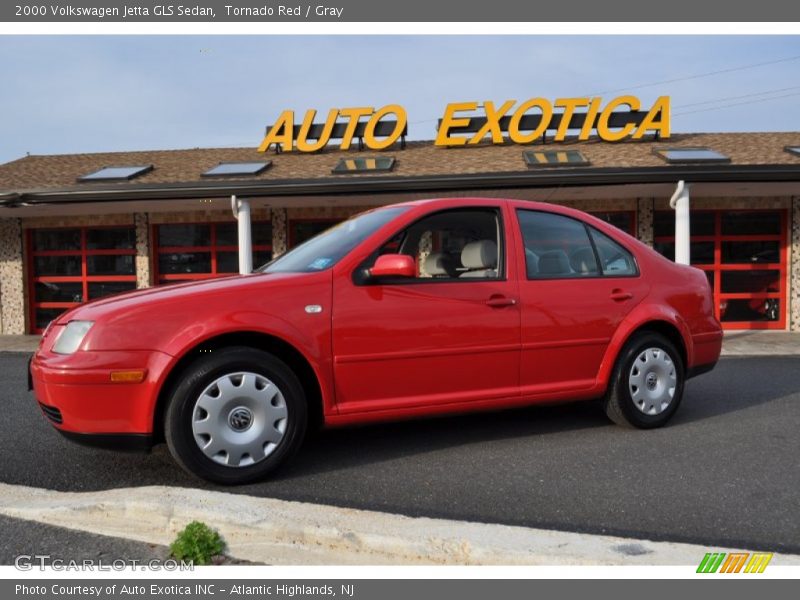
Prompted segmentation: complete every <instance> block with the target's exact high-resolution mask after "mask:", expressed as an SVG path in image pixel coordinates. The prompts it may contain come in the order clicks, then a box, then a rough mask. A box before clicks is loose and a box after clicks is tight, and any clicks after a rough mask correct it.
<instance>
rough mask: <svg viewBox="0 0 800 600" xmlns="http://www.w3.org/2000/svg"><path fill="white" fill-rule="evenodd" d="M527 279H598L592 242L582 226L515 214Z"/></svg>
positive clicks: (556, 218)
mask: <svg viewBox="0 0 800 600" xmlns="http://www.w3.org/2000/svg"><path fill="white" fill-rule="evenodd" d="M517 215H518V218H519V225H520V230H521V232H522V239H523V241H524V244H525V267H526V271H527V274H528V279H559V278H567V277H597V276H598V275H600V268H599V266H598V264H597V257H596V256H595V252H594V249H593V248H592V242H591V240H590V239H589V234H588V233H587V231H586V227H585V226H584V225H583V223H582V222H580V221H578V220H576V219H571V218H569V217H565V216H562V215H556V214H553V213H548V212H542V211H534V210H518V211H517Z"/></svg>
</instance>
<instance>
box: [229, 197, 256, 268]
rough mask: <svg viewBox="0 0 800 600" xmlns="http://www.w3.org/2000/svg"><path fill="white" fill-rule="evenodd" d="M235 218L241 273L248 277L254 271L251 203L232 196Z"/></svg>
mask: <svg viewBox="0 0 800 600" xmlns="http://www.w3.org/2000/svg"><path fill="white" fill-rule="evenodd" d="M231 210H232V211H233V218H234V219H236V221H237V223H238V234H239V273H240V274H242V275H247V274H248V273H250V272H251V271H252V270H253V237H252V232H251V228H250V202H249V201H248V200H239V199H238V198H237V197H236V196H235V195H233V196H231Z"/></svg>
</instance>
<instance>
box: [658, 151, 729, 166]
mask: <svg viewBox="0 0 800 600" xmlns="http://www.w3.org/2000/svg"><path fill="white" fill-rule="evenodd" d="M655 153H656V154H658V155H659V156H660V157H661V158H663V159H664V160H665V161H667V162H668V163H728V162H731V159H730V157H729V156H725V155H724V154H722V153H721V152H717V151H716V150H712V149H711V148H661V149H659V150H656V151H655Z"/></svg>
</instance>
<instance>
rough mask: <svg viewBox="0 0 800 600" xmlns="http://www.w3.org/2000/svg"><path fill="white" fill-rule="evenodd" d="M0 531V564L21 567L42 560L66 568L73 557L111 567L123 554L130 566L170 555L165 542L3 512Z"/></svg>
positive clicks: (163, 559) (97, 566) (146, 563)
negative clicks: (99, 532)
mask: <svg viewBox="0 0 800 600" xmlns="http://www.w3.org/2000/svg"><path fill="white" fill-rule="evenodd" d="M0 531H2V532H3V542H2V544H0V565H13V564H15V561H16V560H19V561H20V566H21V567H23V568H24V567H27V566H30V567H33V569H32V570H36V569H38V567H39V566H40V565H43V564H44V565H53V564H55V565H57V566H60V567H62V568H67V567H68V566H70V565H71V564H72V561H74V563H75V564H79V565H82V564H84V563H85V564H91V565H94V566H95V567H96V568H105V569H111V568H113V567H114V566H115V561H119V559H120V557H125V558H124V560H125V564H126V565H129V566H135V565H139V564H143V565H148V564H150V562H151V561H157V563H162V564H163V562H164V561H166V560H168V559H169V558H170V556H169V548H167V547H166V546H159V545H157V544H145V543H142V542H133V541H131V540H126V539H123V538H117V537H109V536H106V535H96V534H94V533H86V532H83V531H75V530H72V529H66V528H64V527H55V526H53V525H45V524H43V523H34V522H33V521H24V520H22V519H12V518H9V517H4V516H0ZM116 564H117V565H119V563H116ZM154 564H155V563H154ZM26 570H27V569H26ZM73 571H74V569H73Z"/></svg>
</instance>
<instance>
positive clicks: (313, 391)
mask: <svg viewBox="0 0 800 600" xmlns="http://www.w3.org/2000/svg"><path fill="white" fill-rule="evenodd" d="M231 346H246V347H250V348H255V349H258V350H263V351H265V352H269V353H270V354H273V355H274V356H276V357H278V358H280V359H281V360H282V361H283V362H285V363H286V364H287V365H288V366H289V367H290V368H291V369H292V370H293V371H294V372H295V374H296V375H297V378H298V379H299V380H300V384H301V385H302V386H303V391H304V392H305V395H306V399H307V401H308V417H309V427H311V428H315V427H321V426H322V425H323V424H324V420H325V416H324V415H325V409H324V399H323V391H322V385H321V382H320V376H319V374H318V373H317V370H316V369H315V368H314V366H313V365H312V364H311V362H310V361H309V359H308V358H307V357H306V356H305V355H304V354H303V353H302V352H300V350H298V349H297V348H296V347H295V346H293V345H292V344H290V343H289V342H287V341H286V340H284V339H282V338H280V337H278V336H275V335H272V334H267V333H264V332H260V331H235V332H227V333H221V334H218V335H215V336H212V337H210V338H208V339H205V340H203V341H202V342H199V343H197V344H195V345H193V346H191V347H189V348H187V349H186V350H185V351H184V352H183V354H181V355H180V356H179V357H178V360H177V361H176V362H175V363H174V364H173V365H172V367H171V368H170V369H169V372H168V373H167V376H166V377H165V378H164V380H163V382H162V383H161V386H160V387H159V390H158V395H157V397H156V403H155V407H154V409H153V438H154V441H155V442H163V441H164V413H165V410H166V407H167V402H168V400H169V395H170V392H171V391H172V389H173V387H174V385H175V383H176V381H178V380H179V378H180V376H181V374H182V373H183V372H184V371H185V370H186V368H187V367H188V366H189V365H190V364H192V362H194V361H195V360H196V359H197V358H198V357H199V356H201V354H202V353H204V352H210V351H213V350H215V349H220V348H227V347H231Z"/></svg>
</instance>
